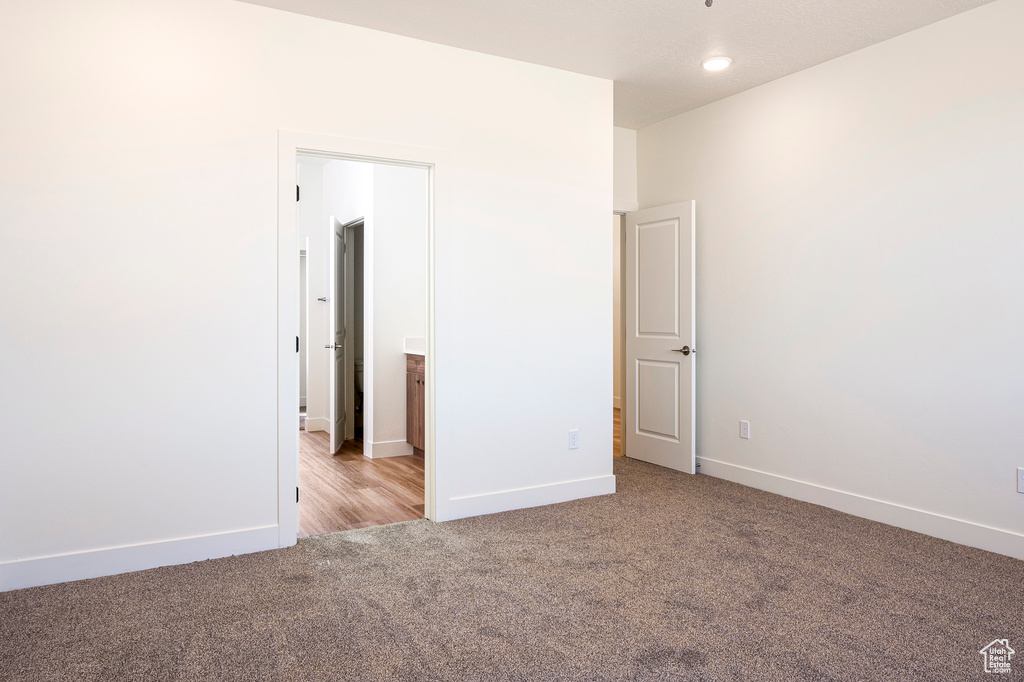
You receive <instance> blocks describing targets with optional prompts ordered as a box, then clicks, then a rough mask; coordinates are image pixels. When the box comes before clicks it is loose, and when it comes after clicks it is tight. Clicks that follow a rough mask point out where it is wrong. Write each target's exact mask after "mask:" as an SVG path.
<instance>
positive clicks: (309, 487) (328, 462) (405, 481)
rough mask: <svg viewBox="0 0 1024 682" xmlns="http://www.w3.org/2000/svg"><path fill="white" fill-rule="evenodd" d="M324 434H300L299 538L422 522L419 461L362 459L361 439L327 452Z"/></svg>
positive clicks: (327, 439)
mask: <svg viewBox="0 0 1024 682" xmlns="http://www.w3.org/2000/svg"><path fill="white" fill-rule="evenodd" d="M330 448H331V441H330V437H329V436H328V434H327V432H326V431H311V432H310V431H305V430H303V431H299V537H300V538H305V537H310V536H312V535H323V534H325V533H337V532H339V531H343V530H352V529H354V528H367V527H369V526H382V525H384V524H387V523H398V522H399V521H412V520H414V519H422V518H423V483H424V477H423V457H419V456H416V455H408V456H406V457H387V458H384V459H367V458H366V457H363V443H362V441H359V440H355V441H346V442H345V444H344V445H343V446H342V448H341V450H340V451H339V453H338V454H337V455H332V454H331V452H330Z"/></svg>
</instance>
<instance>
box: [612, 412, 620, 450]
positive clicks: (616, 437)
mask: <svg viewBox="0 0 1024 682" xmlns="http://www.w3.org/2000/svg"><path fill="white" fill-rule="evenodd" d="M621 412H622V411H621V410H620V409H619V408H617V407H616V408H615V426H614V430H613V431H612V457H622V414H621Z"/></svg>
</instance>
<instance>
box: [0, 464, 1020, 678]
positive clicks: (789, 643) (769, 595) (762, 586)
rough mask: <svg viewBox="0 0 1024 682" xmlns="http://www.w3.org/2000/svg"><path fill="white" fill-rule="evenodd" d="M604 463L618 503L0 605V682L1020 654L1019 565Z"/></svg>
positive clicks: (972, 673)
mask: <svg viewBox="0 0 1024 682" xmlns="http://www.w3.org/2000/svg"><path fill="white" fill-rule="evenodd" d="M615 468H616V473H617V474H618V476H619V493H618V494H616V495H611V496H605V497H601V498H592V499H588V500H580V501H576V502H570V503H566V504H561V505H553V506H549V507H541V508H536V509H528V510H521V511H515V512H508V513H504V514H495V515H492V516H486V517H478V518H473V519H464V520H461V521H453V522H449V523H442V524H433V523H431V522H429V521H412V522H408V523H402V524H396V525H393V526H385V527H379V528H372V529H365V530H356V531H349V532H346V533H339V534H335V535H327V536H321V537H316V538H310V539H307V540H303V541H301V542H300V543H299V545H298V546H296V547H294V548H291V549H287V550H279V551H273V552H263V553H260V554H251V555H247V556H240V557H232V558H228V559H220V560H216V561H207V562H201V563H195V564H190V565H186V566H177V567H169V568H161V569H155V570H152V571H145V572H141V573H135V574H128V575H122V576H114V577H110V578H99V579H95V580H89V581H83V582H79V583H71V584H65V585H56V586H51V587H42V588H34V589H29V590H21V591H17V592H9V593H5V594H0V679H3V680H218V681H221V680H787V681H788V680H971V679H978V680H982V679H994V676H990V675H985V674H984V673H983V672H982V662H981V656H980V655H979V653H978V651H979V649H981V648H982V647H983V646H984V645H985V644H987V643H988V642H990V641H992V640H993V639H995V638H997V637H999V638H1003V637H1007V638H1009V640H1010V644H1011V646H1014V647H1015V648H1016V649H1017V650H1018V651H1022V652H1024V562H1020V561H1016V560H1013V559H1009V558H1006V557H1003V556H999V555H996V554H990V553H987V552H983V551H980V550H975V549H970V548H967V547H963V546H959V545H954V544H951V543H948V542H943V541H941V540H935V539H932V538H928V537H924V536H921V535H917V534H914V533H910V532H907V531H902V530H899V529H896V528H892V527H888V526H884V525H880V524H876V523H872V522H870V521H865V520H862V519H858V518H855V517H851V516H847V515H844V514H840V513H838V512H834V511H831V510H828V509H825V508H822V507H816V506H813V505H809V504H804V503H801V502H796V501H793V500H789V499H786V498H782V497H778V496H775V495H770V494H767V493H763V492H760V491H757V490H753V489H750V488H745V487H743V486H739V485H735V484H732V483H728V482H725V481H720V480H716V479H713V478H709V477H706V476H696V477H692V476H686V475H683V474H677V473H675V472H670V471H667V470H664V469H660V468H657V467H654V466H651V465H647V464H644V463H641V462H636V461H632V460H628V459H626V460H617V461H616V463H615ZM1020 656H1021V659H1020V660H1019V661H1014V672H1013V674H1012V675H1009V676H1006V675H1003V676H998V677H999V678H1000V679H1003V680H1006V679H1021V678H1022V674H1021V673H1022V672H1024V653H1022V654H1020Z"/></svg>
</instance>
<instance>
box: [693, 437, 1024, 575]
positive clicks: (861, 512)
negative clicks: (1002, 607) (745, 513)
mask: <svg viewBox="0 0 1024 682" xmlns="http://www.w3.org/2000/svg"><path fill="white" fill-rule="evenodd" d="M698 461H699V462H700V464H701V467H700V472H701V473H702V474H707V475H709V476H714V477H716V478H724V479H725V480H727V481H733V482H734V483H741V484H743V485H747V486H750V487H751V488H758V489H760V490H766V491H768V492H770V493H776V494H778V495H784V496H785V497H791V498H793V499H795V500H801V501H803V502H810V503H812V504H819V505H821V506H823V507H829V508H830V509H836V510H838V511H841V512H845V513H847V514H853V515H854V516H860V517H861V518H865V519H870V520H871V521H878V522H879V523H885V524H888V525H890V526H896V527H898V528H905V529H906V530H912V531H914V532H917V533H923V534H924V535H931V536H932V537H936V538H941V539H943V540H949V541H950V542H956V543H959V544H961V545H968V546H969V547H977V548H978V549H984V550H987V551H989V552H995V553H997V554H1005V555H1007V556H1011V557H1013V558H1015V559H1024V535H1022V534H1020V533H1016V532H1014V531H1010V530H1003V529H1000V528H992V527H991V526H985V525H982V524H980V523H974V522H972V521H964V520H962V519H955V518H953V517H950V516H943V515H942V514H936V513H934V512H927V511H923V510H921V509H914V508H913V507H905V506H903V505H900V504H896V503H893V502H885V501H884V500H876V499H874V498H872V497H865V496H863V495H858V494H856V493H849V492H845V491H843V490H836V489H835V488H828V487H826V486H821V485H817V484H814V483H807V482H804V481H798V480H796V479H792V478H787V477H785V476H779V475H777V474H769V473H766V472H764V471H758V470H756V469H749V468H747V467H742V466H738V465H736V464H728V463H726V462H719V461H717V460H713V459H707V458H705V457H700V458H698Z"/></svg>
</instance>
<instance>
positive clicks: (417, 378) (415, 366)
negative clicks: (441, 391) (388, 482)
mask: <svg viewBox="0 0 1024 682" xmlns="http://www.w3.org/2000/svg"><path fill="white" fill-rule="evenodd" d="M405 364H406V374H405V433H406V441H407V442H408V443H409V445H411V446H412V451H413V454H416V455H419V456H420V457H422V456H423V447H424V445H423V443H424V429H425V427H424V424H425V422H426V399H425V396H426V381H425V378H424V364H423V356H422V355H417V354H414V353H406V354H405Z"/></svg>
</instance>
